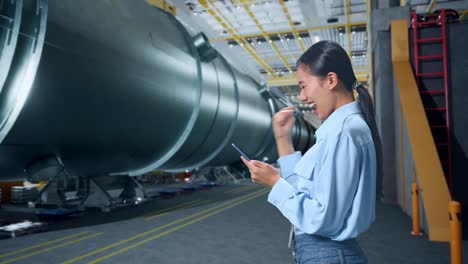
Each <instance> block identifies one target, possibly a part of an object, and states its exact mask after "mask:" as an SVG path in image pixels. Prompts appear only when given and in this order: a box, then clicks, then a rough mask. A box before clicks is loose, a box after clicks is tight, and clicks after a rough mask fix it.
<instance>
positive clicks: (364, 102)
mask: <svg viewBox="0 0 468 264" xmlns="http://www.w3.org/2000/svg"><path fill="white" fill-rule="evenodd" d="M355 89H356V91H357V94H358V102H359V106H360V107H361V111H362V114H363V115H364V120H365V121H366V123H367V125H368V126H369V128H370V131H371V134H372V139H373V140H374V146H375V155H376V159H377V175H376V176H377V177H376V178H377V185H376V198H377V199H378V200H381V199H383V196H384V195H383V190H382V184H383V182H382V178H383V168H382V142H381V140H380V135H379V130H378V129H377V124H376V122H375V112H374V105H373V102H372V98H371V96H370V94H369V92H368V91H367V89H366V88H365V87H364V86H362V85H361V84H360V83H358V85H356V88H355Z"/></svg>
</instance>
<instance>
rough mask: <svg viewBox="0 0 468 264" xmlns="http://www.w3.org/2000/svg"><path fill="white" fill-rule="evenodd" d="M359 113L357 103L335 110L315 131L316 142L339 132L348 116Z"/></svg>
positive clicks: (359, 109)
mask: <svg viewBox="0 0 468 264" xmlns="http://www.w3.org/2000/svg"><path fill="white" fill-rule="evenodd" d="M360 113H361V108H360V106H359V102H357V101H354V102H351V103H348V104H345V105H343V106H341V107H340V108H338V109H336V110H335V111H334V112H333V113H332V114H331V115H330V116H329V117H328V118H327V119H326V120H325V121H323V123H322V125H320V127H319V128H318V129H317V130H316V131H315V135H316V139H317V141H319V140H320V139H322V138H323V137H325V136H326V135H327V134H329V133H332V132H334V131H335V132H336V131H341V128H342V126H343V122H344V120H345V119H346V118H347V117H348V116H350V115H352V114H360Z"/></svg>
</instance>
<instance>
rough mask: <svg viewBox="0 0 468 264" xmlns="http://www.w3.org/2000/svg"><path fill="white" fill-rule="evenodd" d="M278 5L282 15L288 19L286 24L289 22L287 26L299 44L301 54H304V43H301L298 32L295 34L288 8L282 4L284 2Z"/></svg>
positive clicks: (282, 1)
mask: <svg viewBox="0 0 468 264" xmlns="http://www.w3.org/2000/svg"><path fill="white" fill-rule="evenodd" d="M280 4H281V6H282V7H283V12H284V14H285V15H286V17H287V18H288V22H289V25H290V26H291V28H292V32H293V34H294V37H296V39H297V42H299V45H300V47H301V50H302V52H304V51H305V47H304V42H303V41H302V39H301V37H300V36H299V32H297V30H296V26H295V25H294V22H293V21H292V18H291V16H290V15H289V11H288V7H287V6H286V5H285V4H284V0H280Z"/></svg>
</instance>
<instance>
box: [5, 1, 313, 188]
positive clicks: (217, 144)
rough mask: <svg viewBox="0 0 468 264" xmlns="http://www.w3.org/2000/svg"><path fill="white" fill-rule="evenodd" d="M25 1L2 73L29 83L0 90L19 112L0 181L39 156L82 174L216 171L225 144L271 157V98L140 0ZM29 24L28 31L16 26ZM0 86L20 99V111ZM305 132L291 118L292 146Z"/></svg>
mask: <svg viewBox="0 0 468 264" xmlns="http://www.w3.org/2000/svg"><path fill="white" fill-rule="evenodd" d="M6 2H8V1H6ZM28 2H29V4H28V5H27V6H24V7H23V8H22V9H23V17H22V18H21V29H20V31H21V32H20V34H18V35H19V37H18V44H17V47H16V51H15V55H14V58H13V63H12V65H11V67H10V72H9V73H8V78H13V79H14V78H18V76H21V75H20V74H21V72H20V71H18V70H16V71H13V70H15V69H16V68H18V67H19V68H21V67H20V66H21V65H30V66H27V67H26V69H28V70H29V71H33V74H32V75H30V76H29V77H31V76H33V77H34V75H35V78H34V82H33V83H32V85H29V88H28V83H27V82H26V83H23V84H22V85H17V86H7V84H8V80H7V82H6V83H5V85H4V86H3V91H1V93H0V102H1V103H0V113H1V114H3V112H5V111H7V110H8V109H9V108H8V107H10V108H12V107H13V108H15V109H18V108H19V110H21V113H19V111H17V112H18V115H16V116H11V117H9V118H7V119H8V122H9V124H11V127H0V135H4V136H3V137H0V143H1V145H0V173H1V174H0V179H2V178H1V177H6V178H12V177H13V178H25V177H26V176H27V175H25V172H24V168H25V167H26V166H28V164H34V162H35V161H39V160H43V159H44V158H45V157H49V156H57V157H59V158H60V161H61V162H62V163H63V164H64V165H65V167H66V169H67V170H68V172H69V173H71V174H74V175H82V176H97V175H104V174H114V175H118V174H125V175H139V174H142V173H145V172H148V171H150V170H153V169H156V168H158V169H166V170H185V169H193V168H197V167H203V166H217V165H225V164H229V163H232V162H235V161H238V158H239V157H238V154H237V153H236V152H234V151H233V150H232V149H231V147H230V142H236V143H237V144H238V145H240V146H241V147H243V148H244V150H245V151H246V152H247V153H248V154H250V155H252V156H253V158H256V159H264V160H270V161H272V160H275V159H276V146H275V145H274V140H273V135H272V131H271V115H272V112H274V111H275V109H271V107H274V103H271V102H270V103H269V102H268V100H266V99H265V98H264V97H262V95H261V94H260V92H259V91H260V90H261V88H262V87H260V85H259V84H258V83H256V82H255V81H254V80H253V79H252V78H250V77H248V76H246V75H244V74H241V73H240V72H238V71H237V70H235V69H234V68H233V67H231V66H230V65H229V64H228V63H227V62H226V60H225V59H224V58H223V57H222V56H221V55H220V54H217V52H216V51H215V50H213V49H212V48H211V46H210V45H209V42H208V41H207V39H206V38H205V37H204V36H203V35H197V36H195V37H192V36H190V35H189V34H188V32H187V31H186V30H185V29H184V28H183V26H182V25H181V24H180V23H179V22H178V21H177V20H176V19H175V18H174V17H172V16H171V15H170V14H168V13H166V12H164V11H161V10H159V9H157V8H154V7H152V6H150V5H149V4H147V3H146V2H145V1H143V0H140V1H134V0H112V1H105V0H103V1H94V0H81V1H76V0H49V1H48V3H47V1H46V0H37V1H28ZM15 3H17V4H21V1H16V2H15ZM11 8H13V7H11ZM10 10H11V9H10ZM38 10H39V11H40V12H38ZM45 14H47V20H45V17H44V15H45ZM103 14H105V15H103ZM31 21H32V22H31ZM45 21H47V26H46V27H45ZM27 22H28V23H30V24H31V23H35V24H34V26H31V25H30V26H29V27H28V28H25V29H24V30H23V23H27ZM41 23H44V25H42V24H41ZM30 28H35V29H41V30H42V31H40V30H39V31H37V30H36V31H32V32H35V33H34V34H35V35H34V34H31V33H29V32H27V30H30ZM45 29H46V33H45V32H44V30H45ZM42 33H45V41H44V42H43V43H42V41H41V39H40V38H41V36H42V35H41V34H42ZM22 36H23V37H22ZM23 39H25V40H23ZM0 40H1V38H0ZM26 40H32V42H33V44H34V45H35V46H34V48H35V50H34V51H35V53H34V52H31V50H28V49H26V48H23V50H26V51H27V52H26V51H25V52H23V53H25V54H27V55H28V56H29V57H27V56H26V55H21V54H20V53H18V52H20V50H19V48H20V47H22V46H21V45H22V43H23V42H24V43H27V41H26ZM23 46H25V45H23ZM38 51H39V52H38ZM40 51H42V55H41V52H40ZM3 52H5V49H4V51H3ZM28 52H29V53H28ZM34 55H35V56H34ZM37 55H38V56H40V63H39V65H38V67H37V66H36V67H34V66H35V65H34V63H37V62H36V60H37V59H38V56H37ZM0 59H1V57H0ZM37 61H38V60H37ZM0 63H1V60H0ZM18 65H20V66H18ZM31 65H32V66H31ZM36 68H37V71H36ZM3 71H4V68H2V72H3ZM18 72H19V73H18ZM1 76H2V75H1V74H0V77H1ZM23 79H24V78H23ZM0 80H1V79H0ZM26 81H27V80H26ZM31 81H32V80H31ZM5 87H9V88H7V89H8V90H7V92H10V93H11V94H20V95H21V96H23V97H24V98H26V97H27V101H26V103H25V104H24V106H23V103H22V102H21V100H20V99H21V98H16V99H14V100H10V99H9V98H11V95H9V94H8V93H5V89H6V88H5ZM18 87H23V88H22V89H23V90H19V89H20V88H18ZM8 96H9V97H8ZM7 99H8V100H7ZM0 118H3V115H0ZM310 132H311V131H310V128H309V127H308V126H307V125H306V123H305V122H303V121H301V120H300V119H299V121H298V124H297V126H296V128H295V132H294V142H295V143H296V146H297V147H298V149H300V150H305V149H306V148H307V147H308V146H309V145H310V142H311V141H310V140H309V137H310V136H311V133H310Z"/></svg>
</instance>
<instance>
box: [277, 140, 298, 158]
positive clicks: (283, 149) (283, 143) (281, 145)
mask: <svg viewBox="0 0 468 264" xmlns="http://www.w3.org/2000/svg"><path fill="white" fill-rule="evenodd" d="M276 146H277V148H278V155H279V156H280V157H282V156H286V155H289V154H293V153H294V147H293V144H292V140H291V137H282V138H277V139H276Z"/></svg>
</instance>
